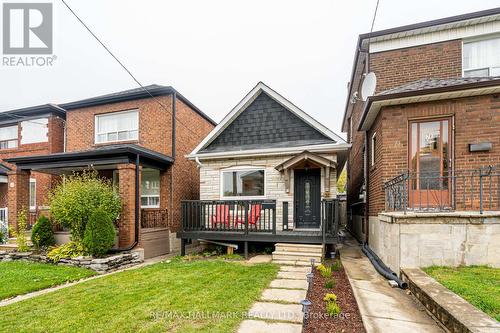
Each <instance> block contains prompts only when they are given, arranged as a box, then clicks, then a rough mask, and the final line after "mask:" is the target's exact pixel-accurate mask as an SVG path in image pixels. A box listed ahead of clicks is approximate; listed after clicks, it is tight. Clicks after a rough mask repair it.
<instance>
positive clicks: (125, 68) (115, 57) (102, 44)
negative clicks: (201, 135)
mask: <svg viewBox="0 0 500 333" xmlns="http://www.w3.org/2000/svg"><path fill="white" fill-rule="evenodd" d="M61 1H62V3H63V4H64V5H65V6H66V8H68V10H69V11H70V12H71V14H73V16H74V17H75V18H76V19H77V20H78V21H79V22H80V23H81V24H82V25H83V26H84V27H85V29H86V30H87V31H88V32H89V33H90V34H91V35H92V37H94V39H95V40H97V42H99V44H100V45H101V46H102V47H103V48H104V49H105V50H106V51H107V52H108V53H109V55H111V57H113V59H115V61H116V62H117V63H118V64H119V65H120V66H121V67H122V68H123V69H124V70H125V71H126V72H127V74H128V75H129V76H130V77H131V78H132V79H133V80H134V81H135V83H137V84H138V85H139V86H140V88H141V89H142V90H144V91H145V92H146V93H147V94H148V95H149V96H151V98H153V99H154V100H155V101H156V103H158V104H159V105H160V106H161V107H162V108H163V109H164V110H165V111H167V112H171V111H170V110H169V109H168V108H167V107H166V106H165V105H164V104H163V103H162V102H161V101H160V100H158V99H157V98H156V97H155V96H153V95H152V94H151V92H150V91H149V90H148V89H147V88H146V87H144V86H143V85H142V84H141V82H140V81H139V80H138V79H137V78H136V77H135V76H134V74H132V72H131V71H130V70H129V69H128V68H127V67H126V66H125V65H124V64H123V63H122V62H121V61H120V60H119V59H118V57H117V56H115V55H114V53H113V52H111V50H110V49H109V48H108V47H107V46H106V45H105V44H104V43H103V42H102V41H101V40H100V39H99V37H97V35H96V34H95V33H94V32H93V31H92V30H91V29H90V28H89V27H88V26H87V24H85V22H83V20H82V19H81V18H80V17H79V16H78V15H77V14H76V13H75V11H74V10H73V9H71V7H70V6H69V5H68V4H67V3H66V1H65V0H61ZM175 120H176V121H177V122H178V123H179V124H181V125H182V126H184V127H185V128H186V129H187V130H188V131H190V132H191V133H193V134H195V135H198V133H196V132H195V131H193V130H192V129H191V128H190V127H189V126H187V125H186V124H184V123H183V122H182V121H181V120H179V118H177V117H175Z"/></svg>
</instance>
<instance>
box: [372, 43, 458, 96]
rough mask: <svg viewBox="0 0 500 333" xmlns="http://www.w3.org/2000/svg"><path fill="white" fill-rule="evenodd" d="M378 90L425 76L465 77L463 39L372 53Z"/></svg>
mask: <svg viewBox="0 0 500 333" xmlns="http://www.w3.org/2000/svg"><path fill="white" fill-rule="evenodd" d="M370 71H372V72H375V74H376V75H377V91H376V92H381V91H384V90H387V89H391V88H394V87H397V86H400V85H403V84H405V83H409V82H412V81H417V80H419V79H425V78H439V79H444V78H450V77H459V76H462V40H460V39H457V40H451V41H445V42H441V43H434V44H427V45H420V46H414V47H408V48H403V49H397V50H390V51H384V52H377V53H371V54H370Z"/></svg>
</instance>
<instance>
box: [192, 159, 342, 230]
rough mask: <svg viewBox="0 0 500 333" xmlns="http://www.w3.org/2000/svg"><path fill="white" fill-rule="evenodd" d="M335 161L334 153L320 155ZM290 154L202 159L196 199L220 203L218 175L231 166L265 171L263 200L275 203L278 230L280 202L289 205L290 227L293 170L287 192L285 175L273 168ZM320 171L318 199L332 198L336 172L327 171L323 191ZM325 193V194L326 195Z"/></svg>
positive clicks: (219, 176) (291, 220)
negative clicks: (198, 190)
mask: <svg viewBox="0 0 500 333" xmlns="http://www.w3.org/2000/svg"><path fill="white" fill-rule="evenodd" d="M322 156H324V157H327V158H329V159H331V160H334V161H336V160H337V157H336V155H335V154H325V155H322ZM292 157H293V155H281V156H266V157H251V158H250V157H247V158H230V159H224V160H222V159H221V160H203V166H202V167H201V168H200V199H201V200H222V199H223V198H222V197H221V172H222V171H223V170H224V169H227V168H234V167H248V166H251V167H259V168H263V169H264V170H265V199H267V200H276V226H277V229H278V230H281V229H282V226H283V202H285V201H287V202H288V203H289V208H288V223H289V224H288V225H289V226H292V225H293V209H292V207H293V201H294V198H293V188H294V185H293V179H294V175H293V170H292V174H291V176H290V190H289V191H288V192H287V191H286V190H285V176H284V174H283V173H281V172H279V171H277V170H276V169H275V167H276V166H277V165H279V164H281V163H283V162H284V161H286V160H288V159H290V158H292ZM324 177H325V175H324V171H323V169H322V171H321V198H322V199H324V198H335V197H336V196H337V177H336V172H335V171H332V172H330V188H329V189H325V185H324V184H325V182H324ZM327 192H329V193H327Z"/></svg>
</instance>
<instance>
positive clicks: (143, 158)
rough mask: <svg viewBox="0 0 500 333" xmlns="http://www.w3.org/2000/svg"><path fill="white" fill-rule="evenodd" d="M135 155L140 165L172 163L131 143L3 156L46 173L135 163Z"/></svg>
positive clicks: (162, 167) (162, 166)
mask: <svg viewBox="0 0 500 333" xmlns="http://www.w3.org/2000/svg"><path fill="white" fill-rule="evenodd" d="M137 156H139V162H140V164H141V165H142V166H145V167H149V168H154V169H160V170H165V169H167V168H168V167H169V166H170V165H172V164H173V162H174V159H173V158H172V157H170V156H167V155H164V154H161V153H158V152H155V151H153V150H150V149H147V148H144V147H140V146H138V145H134V144H121V145H109V146H103V147H100V148H96V149H93V150H85V151H76V152H65V153H55V154H50V155H35V156H24V157H14V158H8V159H5V161H6V162H8V163H12V164H15V165H16V166H17V169H20V170H34V171H40V172H47V173H55V174H58V173H64V172H65V171H72V170H81V169H86V168H96V169H98V168H101V169H103V168H105V167H106V168H109V167H112V166H115V165H117V164H126V163H135V161H136V158H137Z"/></svg>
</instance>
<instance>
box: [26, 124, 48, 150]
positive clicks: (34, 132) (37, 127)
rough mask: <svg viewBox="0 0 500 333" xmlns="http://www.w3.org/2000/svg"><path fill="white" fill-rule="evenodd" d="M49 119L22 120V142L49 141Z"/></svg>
mask: <svg viewBox="0 0 500 333" xmlns="http://www.w3.org/2000/svg"><path fill="white" fill-rule="evenodd" d="M48 123H49V120H48V119H47V118H40V119H33V120H26V121H23V122H21V144H22V145H24V144H28V143H38V142H48V141H49V137H48V132H49V127H48Z"/></svg>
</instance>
